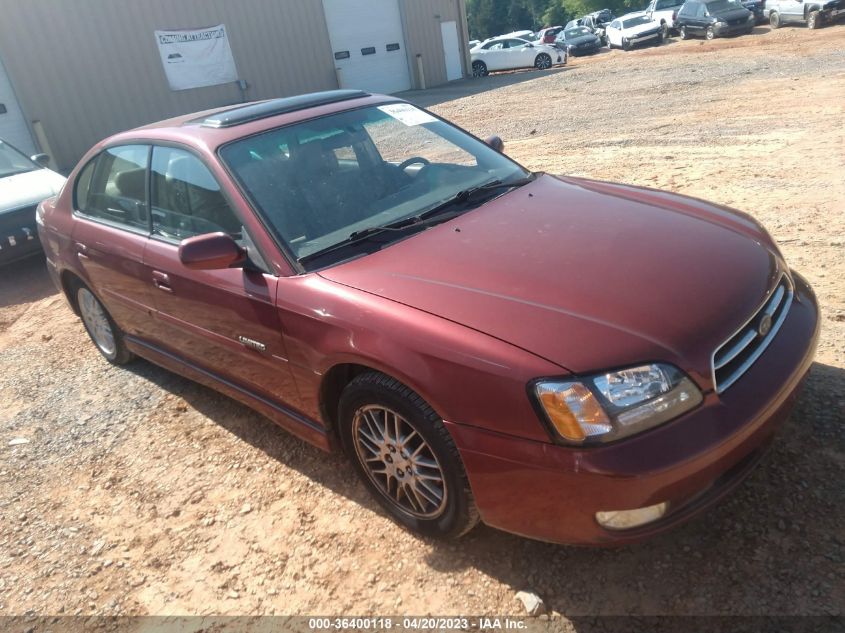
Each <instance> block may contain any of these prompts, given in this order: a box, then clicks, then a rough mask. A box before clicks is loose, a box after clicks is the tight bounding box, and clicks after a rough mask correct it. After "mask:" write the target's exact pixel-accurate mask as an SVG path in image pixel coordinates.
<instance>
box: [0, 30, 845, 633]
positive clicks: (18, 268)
mask: <svg viewBox="0 0 845 633" xmlns="http://www.w3.org/2000/svg"><path fill="white" fill-rule="evenodd" d="M767 31H768V29H767V28H762V27H761V28H757V29H755V35H754V36H751V37H743V38H737V39H731V40H717V41H713V42H706V43H705V42H703V41H695V40H693V41H688V42H679V41H673V42H671V43H669V44H666V45H664V46H662V47H659V48H655V49H645V50H639V51H635V52H631V53H623V52H621V51H614V52H612V53H610V52H605V53H602V54H600V55H597V56H595V57H592V58H580V59H573V60H572V61H571V63H570V65H569V66H568V67H566V68H565V69H560V70H554V71H550V72H546V73H536V72H519V73H508V74H501V75H496V76H491V77H488V78H485V79H483V80H473V81H466V82H461V83H459V84H457V85H452V86H449V87H447V88H444V89H435V90H431V91H428V92H427V93H422V94H420V93H414V94H412V95H411V98H413V99H416V100H418V101H419V102H421V103H423V104H426V105H429V106H431V107H432V109H433V110H435V111H436V112H438V113H439V114H442V115H444V116H446V117H447V118H450V119H452V120H454V121H456V122H457V123H458V124H460V125H462V126H464V127H465V128H467V129H469V130H471V131H473V132H474V133H476V134H478V135H480V136H484V135H487V134H490V133H498V134H500V135H501V136H502V137H503V138H504V139H505V143H506V151H507V152H508V153H509V154H510V155H512V156H514V157H515V158H516V159H518V160H520V161H521V162H523V164H525V165H527V166H529V167H531V168H534V169H544V170H546V171H550V172H556V173H569V174H578V175H587V176H590V177H595V178H603V179H608V180H619V181H627V182H634V183H637V184H642V185H647V186H654V187H658V188H665V189H671V190H675V191H679V192H683V193H687V194H690V195H696V196H701V197H706V198H709V199H712V200H714V201H717V202H721V203H724V204H730V205H733V206H736V207H738V208H742V209H744V210H746V211H748V212H750V213H752V214H753V215H755V216H756V217H758V218H759V219H760V220H761V221H763V222H764V223H765V224H766V225H767V226H768V227H769V229H770V231H771V232H772V234H773V235H774V237H775V238H776V239H778V240H779V242H780V243H781V245H782V248H783V251H784V253H785V255H786V257H787V259H788V261H789V262H790V263H791V264H792V265H793V266H794V267H795V268H796V269H798V270H800V271H801V272H803V273H804V274H805V275H806V276H807V277H808V278H809V279H810V281H811V282H812V283H813V285H814V286H815V288H816V291H817V293H818V296H819V300H820V302H821V304H822V309H823V324H822V338H821V341H820V346H819V351H818V356H817V363H816V364H815V365H814V366H813V369H812V372H811V375H810V378H809V380H808V383H807V387H806V390H805V392H804V394H803V396H802V397H801V399H800V400H799V403H798V406H797V409H796V411H795V412H794V414H793V415H792V418H791V420H790V422H789V423H788V425H787V426H786V428H784V429H783V432H782V433H781V435H780V437H779V441H777V443H776V445H775V447H774V449H773V450H772V451H771V452H770V453H769V455H768V457H767V458H766V460H765V461H764V462H763V463H762V464H761V465H760V466H759V467H758V468H757V470H756V471H755V472H754V473H753V474H752V476H751V477H750V478H749V480H748V481H747V482H746V483H745V484H744V485H743V486H742V487H740V489H739V490H738V491H737V492H736V493H735V494H734V495H732V496H731V497H730V498H729V499H728V500H727V501H726V502H725V503H723V504H721V505H720V506H718V507H717V508H715V509H713V510H712V511H710V512H709V513H707V514H705V515H704V516H701V517H700V518H698V519H696V520H694V521H693V522H691V523H689V524H687V525H686V526H684V527H682V528H680V529H678V530H676V531H674V532H672V533H670V534H668V535H665V536H662V537H660V538H657V539H654V540H652V541H650V542H647V543H644V544H640V545H636V546H631V547H626V548H622V549H615V550H593V549H580V548H572V547H561V546H555V545H549V544H544V543H539V542H534V541H530V540H527V539H523V538H519V537H515V536H511V535H508V534H504V533H501V532H497V531H495V530H493V529H490V528H486V527H484V526H480V527H479V528H478V529H476V530H475V531H473V532H472V533H471V534H469V535H468V536H467V537H465V538H464V539H462V540H461V541H459V542H455V543H440V542H435V541H431V540H426V539H421V538H417V537H415V536H413V535H411V534H408V533H406V532H403V531H402V530H400V529H399V528H397V527H396V526H395V525H393V524H392V523H391V522H390V521H389V520H388V519H387V518H386V517H385V516H384V514H383V513H382V512H381V511H380V510H379V508H378V507H377V505H376V504H375V503H374V502H372V501H371V500H370V499H369V497H368V496H367V494H366V492H365V491H364V490H363V488H362V486H360V485H359V484H358V483H356V482H355V481H354V480H353V478H352V477H350V476H349V475H350V473H351V470H350V467H349V466H348V465H347V463H346V462H345V460H344V459H343V458H342V457H340V456H336V455H325V454H323V453H321V452H320V451H318V450H317V449H314V448H312V447H310V446H308V445H306V444H304V443H302V442H300V441H299V440H297V439H295V438H294V437H292V436H290V435H288V434H286V433H285V432H283V431H281V430H280V429H278V428H277V427H275V426H274V425H273V424H272V423H270V422H268V421H267V420H265V419H263V418H262V417H261V416H259V415H257V414H255V413H253V412H251V411H249V410H247V409H245V408H244V407H242V406H240V405H238V404H236V403H234V402H233V401H231V400H229V399H227V398H225V397H222V396H220V395H217V394H216V393H214V392H212V391H209V390H207V389H205V388H203V387H200V386H197V385H195V384H193V383H191V382H189V381H187V380H184V379H182V378H180V377H178V376H175V375H173V374H170V373H168V372H166V371H164V370H162V369H159V368H157V367H154V366H152V365H150V364H148V363H145V362H142V361H139V362H136V363H134V364H132V365H131V366H130V367H129V368H128V369H117V368H113V367H111V366H109V365H108V364H106V363H105V362H104V361H103V360H102V359H101V358H100V357H99V355H98V354H97V353H96V351H95V350H94V348H93V346H92V345H91V344H90V343H89V342H88V340H87V338H86V335H85V333H84V330H83V328H82V326H81V324H80V323H79V322H78V320H77V319H76V318H75V317H74V316H73V315H72V314H71V313H70V310H69V309H68V308H67V307H66V305H65V304H64V301H63V299H62V298H61V297H59V296H58V295H56V294H55V292H54V290H53V289H52V287H51V286H50V283H49V280H48V279H47V276H46V273H45V272H44V269H43V263H42V262H40V261H38V260H31V261H29V262H23V263H19V264H16V265H13V266H11V267H9V268H8V269H6V270H5V271H4V272H5V273H6V274H4V275H3V276H2V279H0V395H2V402H3V407H2V409H0V451H2V460H0V519H2V520H0V615H3V614H5V615H10V614H11V615H14V614H17V615H23V614H32V615H45V614H85V615H88V614H101V615H118V614H120V615H124V614H130V615H132V614H159V615H174V614H251V615H258V614H272V613H279V614H313V613H320V614H339V613H341V614H369V615H373V614H424V613H435V614H467V613H474V614H514V615H518V614H522V613H524V609H523V606H522V604H521V603H520V602H519V601H517V600H516V599H515V594H516V592H517V591H519V590H522V589H528V590H531V591H534V592H536V593H537V594H539V595H540V596H541V597H542V598H543V600H544V601H545V604H546V607H547V609H548V611H549V613H550V614H551V616H552V618H553V619H554V620H556V621H557V622H558V625H559V626H560V627H561V628H563V629H566V630H575V628H579V627H578V626H576V625H575V624H573V623H572V622H570V621H569V620H568V618H577V616H583V615H600V614H614V615H626V614H652V615H655V614H656V615H703V614H723V615H755V614H777V615H813V614H815V615H824V614H842V607H843V605H845V583H843V576H845V571H843V570H845V565H843V562H845V533H843V530H842V525H843V521H845V512H843V502H845V494H843V485H842V482H843V473H844V472H845V442H843V422H845V283H843V279H845V247H844V246H843V244H845V202H843V201H845V180H844V179H843V177H842V176H843V174H845V99H843V95H845V46H843V44H844V43H845V26H834V27H829V28H825V29H823V30H821V31H817V32H810V31H807V30H805V29H798V28H787V29H782V30H779V31H777V32H772V33H768V32H767ZM24 441H25V442H24ZM576 621H577V620H576Z"/></svg>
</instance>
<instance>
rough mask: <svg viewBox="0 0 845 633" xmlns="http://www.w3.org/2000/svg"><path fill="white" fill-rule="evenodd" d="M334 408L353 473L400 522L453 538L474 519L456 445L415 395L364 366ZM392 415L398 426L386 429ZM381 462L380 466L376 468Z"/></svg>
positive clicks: (406, 526) (434, 535)
mask: <svg viewBox="0 0 845 633" xmlns="http://www.w3.org/2000/svg"><path fill="white" fill-rule="evenodd" d="M338 413H339V431H340V439H341V444H342V445H343V448H344V450H345V451H346V453H347V455H349V457H350V459H351V460H352V462H353V463H354V466H355V470H356V472H357V473H358V476H359V477H360V478H361V480H362V481H363V482H364V485H365V486H366V487H367V488H368V489H369V491H370V492H371V493H372V494H373V496H374V497H375V498H376V500H377V501H378V502H379V503H380V504H381V506H382V507H383V508H384V509H385V510H386V511H387V513H388V514H389V515H390V517H391V518H392V519H393V520H394V521H396V522H397V523H399V525H401V526H403V527H405V528H407V529H409V530H411V531H413V532H417V533H419V534H422V535H425V536H433V537H438V538H457V537H459V536H462V535H464V534H466V533H467V532H469V531H470V530H471V529H472V528H473V527H474V526H475V524H476V523H478V520H479V516H478V510H477V509H476V507H475V500H474V498H473V496H472V491H471V490H470V487H469V480H468V479H467V475H466V471H465V470H464V467H463V463H462V462H461V457H460V455H459V453H458V449H457V448H456V447H455V444H454V442H453V441H452V438H451V436H450V435H449V432H448V431H447V430H446V427H445V426H443V421H442V420H441V419H440V416H438V415H437V413H435V411H434V410H433V409H432V408H431V407H430V406H429V405H428V403H426V402H425V401H424V400H423V399H422V398H421V397H420V396H419V395H417V394H416V393H414V392H413V391H412V390H411V389H409V388H408V387H406V386H405V385H403V384H402V383H400V382H399V381H398V380H395V379H394V378H390V377H389V376H385V375H384V374H380V373H377V372H370V373H366V374H361V375H359V376H357V377H356V378H355V379H354V380H353V381H352V382H351V383H349V385H347V387H346V389H344V390H343V393H342V394H341V397H340V405H339V407H338ZM397 420H398V424H399V432H398V433H397V432H395V431H394V430H392V429H393V428H394V427H395V425H396V423H397ZM391 422H392V423H393V424H392V425H391V426H390V427H388V424H389V423H391ZM396 437H399V438H401V439H402V440H403V441H404V442H407V444H405V445H404V446H403V445H402V443H401V442H396V441H395V438H396ZM370 438H372V439H370ZM406 451H407V452H406ZM394 457H395V459H394ZM416 460H419V461H416ZM423 461H424V462H425V463H423ZM403 467H404V468H403ZM394 468H395V471H394V470H393V469H394ZM381 469H383V470H384V471H385V472H384V473H381V472H375V471H379V470H381ZM388 469H390V471H389V470H388ZM403 473H405V474H403ZM420 475H422V478H420V477H419V476H420ZM437 478H439V479H437ZM438 480H439V481H440V482H441V484H440V486H438V485H437V483H436V481H438ZM438 493H439V496H438Z"/></svg>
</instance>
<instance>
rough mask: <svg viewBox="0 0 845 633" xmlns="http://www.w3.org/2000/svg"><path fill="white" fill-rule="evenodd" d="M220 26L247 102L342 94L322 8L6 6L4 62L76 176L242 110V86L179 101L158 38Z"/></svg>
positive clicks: (305, 1) (315, 0)
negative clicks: (170, 132)
mask: <svg viewBox="0 0 845 633" xmlns="http://www.w3.org/2000/svg"><path fill="white" fill-rule="evenodd" d="M426 3H427V2H426ZM220 23H223V24H225V25H226V28H227V30H228V34H229V41H230V44H231V47H232V53H233V55H234V57H235V63H236V65H237V68H238V74H239V75H240V76H241V78H243V79H245V80H246V81H247V82H248V83H249V85H250V88H249V90H248V91H247V98H248V99H250V100H254V99H265V98H268V97H274V96H285V95H291V94H297V93H302V92H309V91H314V90H325V89H330V88H336V87H337V78H336V76H335V72H334V61H333V59H332V56H331V47H330V45H329V43H328V31H327V29H326V21H325V16H324V14H323V8H322V3H321V1H320V0H143V1H130V0H79V1H75V2H70V1H69V0H27V1H22V0H0V58H2V59H3V62H4V64H5V65H6V69H7V70H8V72H9V74H10V75H11V77H12V78H13V79H14V81H15V86H16V87H17V90H18V98H19V100H20V102H21V106H22V107H23V109H24V111H25V112H26V114H27V116H28V117H29V119H30V120H38V121H41V123H42V125H43V127H44V131H45V133H46V136H47V139H48V141H49V144H50V148H51V150H52V151H53V153H54V154H55V156H54V160H55V161H56V163H57V165H58V166H59V168H60V169H69V168H70V167H72V166H73V165H74V164H75V162H76V161H77V160H78V159H79V157H80V156H81V155H82V154H83V153H84V152H85V151H87V150H88V148H89V147H91V145H93V144H94V143H96V142H97V141H99V140H100V139H102V138H104V137H106V136H108V135H110V134H113V133H115V132H118V131H121V130H125V129H128V128H132V127H136V126H138V125H143V124H145V123H149V122H152V121H157V120H160V119H164V118H167V117H170V116H175V115H178V114H183V113H186V112H193V111H197V110H202V109H206V108H211V107H216V106H219V105H226V104H230V103H236V102H239V101H240V100H241V95H240V91H239V90H238V88H237V86H236V85H235V84H228V85H222V86H212V87H208V88H195V89H191V90H183V91H178V92H174V91H171V90H170V88H169V86H168V84H167V79H166V77H165V75H164V69H163V68H162V65H161V60H160V58H159V54H158V49H157V47H156V44H155V38H154V36H153V31H155V30H156V29H178V28H193V27H203V26H212V25H215V24H220ZM438 39H439V34H438Z"/></svg>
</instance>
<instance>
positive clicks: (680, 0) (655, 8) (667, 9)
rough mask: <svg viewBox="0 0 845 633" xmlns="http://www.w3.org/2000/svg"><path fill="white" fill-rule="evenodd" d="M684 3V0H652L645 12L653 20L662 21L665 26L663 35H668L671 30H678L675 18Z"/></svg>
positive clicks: (662, 25) (661, 23)
mask: <svg viewBox="0 0 845 633" xmlns="http://www.w3.org/2000/svg"><path fill="white" fill-rule="evenodd" d="M683 5H684V0H651V2H649V3H648V7H646V10H645V12H646V15H648V16H649V17H650V18H651V19H652V20H654V21H655V22H659V23H660V25H661V27H662V28H663V37H666V36H668V35H669V33H670V32H676V31H677V30H678V29H677V27H676V26H675V18H676V17H677V16H678V11H680V10H681V7H682V6H683Z"/></svg>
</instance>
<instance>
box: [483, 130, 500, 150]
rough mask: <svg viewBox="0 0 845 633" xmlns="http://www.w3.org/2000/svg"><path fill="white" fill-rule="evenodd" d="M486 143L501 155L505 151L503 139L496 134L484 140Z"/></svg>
mask: <svg viewBox="0 0 845 633" xmlns="http://www.w3.org/2000/svg"><path fill="white" fill-rule="evenodd" d="M484 142H485V143H487V144H488V145H489V146H490V147H492V148H493V149H494V150H496V151H497V152H499V153H501V152H504V151H505V144H504V142H502V137H500V136H496V135H495V134H494V135H493V136H488V137H487V138H486V139H484Z"/></svg>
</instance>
